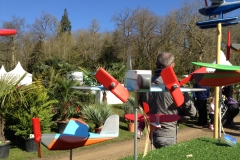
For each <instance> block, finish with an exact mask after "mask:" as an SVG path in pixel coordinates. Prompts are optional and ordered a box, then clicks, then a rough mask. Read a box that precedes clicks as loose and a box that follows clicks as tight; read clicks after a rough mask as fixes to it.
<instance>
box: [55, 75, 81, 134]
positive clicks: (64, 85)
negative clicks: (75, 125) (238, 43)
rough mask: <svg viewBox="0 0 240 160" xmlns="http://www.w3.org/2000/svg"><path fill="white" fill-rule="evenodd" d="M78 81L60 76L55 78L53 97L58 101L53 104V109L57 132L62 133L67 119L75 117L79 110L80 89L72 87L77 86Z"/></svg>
mask: <svg viewBox="0 0 240 160" xmlns="http://www.w3.org/2000/svg"><path fill="white" fill-rule="evenodd" d="M78 85H79V81H75V80H71V79H67V78H66V77H61V78H58V79H57V80H56V85H55V88H54V97H55V99H57V100H58V103H57V104H55V105H54V111H55V113H56V117H57V124H58V132H59V133H62V132H63V130H64V129H65V127H66V125H67V123H68V121H69V119H70V118H72V117H77V116H78V114H79V112H80V106H81V105H82V103H81V102H80V97H81V96H82V94H83V93H82V91H80V90H76V89H73V88H72V87H73V86H78Z"/></svg>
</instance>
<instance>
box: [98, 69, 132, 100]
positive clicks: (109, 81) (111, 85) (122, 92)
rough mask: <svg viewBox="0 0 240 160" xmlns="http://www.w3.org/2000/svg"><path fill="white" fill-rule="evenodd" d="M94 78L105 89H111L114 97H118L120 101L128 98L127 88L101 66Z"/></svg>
mask: <svg viewBox="0 0 240 160" xmlns="http://www.w3.org/2000/svg"><path fill="white" fill-rule="evenodd" d="M96 79H97V80H98V82H99V83H101V84H102V85H103V86H104V87H105V88H106V89H107V90H109V91H111V92H112V93H113V94H114V95H115V96H116V97H118V98H119V99H120V100H121V101H122V102H124V103H125V102H126V101H127V100H128V98H129V96H130V94H129V92H128V90H127V89H126V88H125V87H124V86H123V85H122V84H121V83H119V82H118V81H117V80H116V79H115V78H113V77H112V76H111V75H110V74H109V73H108V72H107V71H105V70H104V69H103V68H99V70H98V71H97V73H96Z"/></svg>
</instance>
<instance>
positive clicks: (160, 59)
mask: <svg viewBox="0 0 240 160" xmlns="http://www.w3.org/2000/svg"><path fill="white" fill-rule="evenodd" d="M169 66H172V67H174V66H175V63H174V56H173V55H172V54H171V53H167V52H163V53H160V54H159V55H158V56H157V62H156V67H157V70H156V71H155V74H154V75H153V76H152V79H151V82H152V83H151V85H152V86H161V85H164V82H163V80H162V77H161V76H160V73H161V71H162V69H164V68H166V67H169ZM142 102H146V103H147V104H148V105H149V113H150V114H166V115H168V114H179V111H180V110H181V114H184V115H185V116H190V117H194V116H195V114H196V108H195V106H194V104H193V102H192V101H191V98H190V97H189V95H188V94H187V93H186V92H185V93H184V103H183V105H182V106H181V107H180V108H178V107H177V106H176V105H175V103H174V101H173V98H172V96H171V94H170V93H169V92H141V93H139V104H142ZM184 115H183V116H184ZM160 124H161V128H160V129H156V130H154V131H153V145H154V147H155V148H157V149H158V148H161V147H164V146H168V145H171V144H175V143H176V136H177V135H176V134H177V121H175V122H161V123H160Z"/></svg>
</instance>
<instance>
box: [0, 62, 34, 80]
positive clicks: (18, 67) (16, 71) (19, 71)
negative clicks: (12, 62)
mask: <svg viewBox="0 0 240 160" xmlns="http://www.w3.org/2000/svg"><path fill="white" fill-rule="evenodd" d="M4 71H5V72H6V70H5V69H4V67H3V66H2V68H1V70H0V75H2V74H4ZM25 73H27V71H25V70H24V69H23V67H22V65H21V64H20V62H18V63H17V65H16V67H15V68H14V69H13V70H11V71H9V72H6V74H8V75H14V76H16V77H19V78H20V77H22V76H23V75H24V74H25ZM31 83H32V74H30V73H27V74H26V76H25V77H24V78H23V79H22V81H21V82H20V84H21V85H29V84H31Z"/></svg>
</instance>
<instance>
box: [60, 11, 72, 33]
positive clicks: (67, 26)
mask: <svg viewBox="0 0 240 160" xmlns="http://www.w3.org/2000/svg"><path fill="white" fill-rule="evenodd" d="M71 29H72V26H71V22H70V21H69V19H68V12H67V9H66V8H65V9H64V13H63V16H62V19H61V21H60V26H59V31H58V32H59V34H62V33H65V32H68V33H71Z"/></svg>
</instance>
